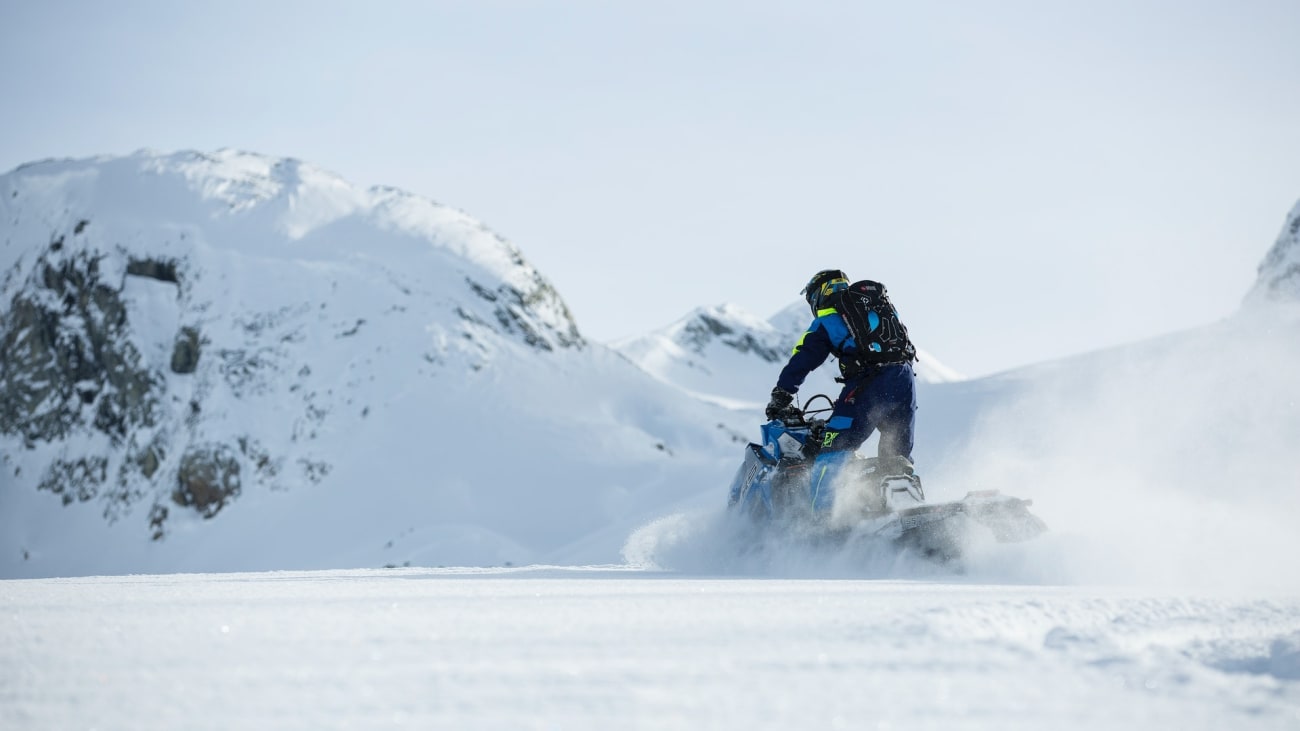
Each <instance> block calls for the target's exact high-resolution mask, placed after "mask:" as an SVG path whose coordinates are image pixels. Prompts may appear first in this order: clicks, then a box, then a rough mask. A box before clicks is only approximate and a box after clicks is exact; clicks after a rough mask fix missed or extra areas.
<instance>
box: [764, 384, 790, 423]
mask: <svg viewBox="0 0 1300 731" xmlns="http://www.w3.org/2000/svg"><path fill="white" fill-rule="evenodd" d="M792 403H794V394H792V393H790V392H789V391H786V390H785V389H783V388H781V387H780V386H777V387H776V388H774V389H772V400H771V401H768V402H767V410H766V411H765V412H763V413H765V414H766V415H767V418H768V420H769V421H771V420H772V419H785V418H787V417H789V416H791V415H792V414H793V413H795V412H798V409H796V408H794V407H793V406H791V404H792Z"/></svg>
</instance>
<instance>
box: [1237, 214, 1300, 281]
mask: <svg viewBox="0 0 1300 731" xmlns="http://www.w3.org/2000/svg"><path fill="white" fill-rule="evenodd" d="M1266 302H1300V201H1298V202H1297V203H1296V204H1295V206H1293V207H1292V208H1291V212H1290V213H1289V214H1287V217H1286V223H1285V224H1283V225H1282V232H1281V233H1279V234H1278V237H1277V241H1276V242H1275V243H1274V244H1273V248H1272V249H1269V252H1268V254H1266V255H1265V256H1264V260H1263V261H1262V262H1260V265H1259V276H1258V277H1257V278H1256V280H1255V286H1254V287H1253V288H1252V289H1251V290H1250V292H1249V294H1247V295H1246V303H1247V304H1261V303H1266Z"/></svg>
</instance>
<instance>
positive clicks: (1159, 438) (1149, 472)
mask: <svg viewBox="0 0 1300 731" xmlns="http://www.w3.org/2000/svg"><path fill="white" fill-rule="evenodd" d="M1293 221H1294V217H1292V218H1291V219H1289V220H1288V222H1287V227H1286V228H1284V239H1285V237H1286V235H1287V232H1288V231H1289V230H1290V226H1291V225H1292V222H1293ZM1285 240H1287V241H1289V239H1285ZM1277 251H1278V249H1277V248H1275V249H1274V250H1273V253H1270V255H1269V259H1268V261H1274V260H1276V259H1277V258H1278V256H1277ZM1286 251H1290V250H1289V249H1287V250H1286ZM1275 272H1276V270H1275V269H1274V268H1273V267H1264V268H1262V270H1261V285H1260V286H1265V284H1264V283H1266V282H1268V281H1272V280H1271V279H1270V278H1271V277H1273V275H1274V274H1275ZM1257 289H1258V288H1257ZM1297 373H1300V299H1297V298H1292V299H1290V300H1288V299H1285V298H1280V297H1273V298H1271V299H1269V300H1267V301H1263V302H1253V303H1252V304H1251V306H1247V307H1245V308H1243V309H1242V311H1240V312H1239V313H1237V314H1236V315H1234V316H1233V317H1230V318H1228V319H1226V320H1224V321H1222V322H1218V323H1214V324H1212V325H1209V326H1205V327H1202V328H1197V329H1193V330H1189V331H1185V332H1180V333H1173V334H1170V335H1167V336H1164V337H1161V338H1156V339H1153V340H1149V341H1144V342H1138V343H1132V344H1129V345H1126V346H1122V347H1116V348H1110V349H1106V350H1102V351H1096V352H1093V353H1088V354H1085V355H1080V356H1076V357H1071V358H1066V359H1061V360H1058V361H1053V362H1048V363H1042V364H1037V365H1033V366H1028V367H1025V368H1020V369H1016V370H1013V371H1008V372H1005V373H1002V374H998V375H996V376H992V377H988V378H980V379H974V380H968V381H959V382H950V383H922V384H920V386H919V388H918V401H919V404H920V409H919V411H918V413H917V439H916V450H915V456H916V462H917V466H918V469H919V470H920V472H921V474H922V475H923V477H924V480H925V485H926V493H927V496H928V497H929V498H930V499H931V500H932V501H937V500H949V499H958V498H961V497H962V496H963V495H964V494H965V493H966V492H967V491H969V490H986V489H996V490H1001V491H1002V492H1004V493H1008V494H1012V495H1016V496H1019V497H1024V498H1029V499H1032V500H1034V512H1035V513H1036V514H1037V515H1039V516H1040V517H1042V518H1043V519H1044V520H1046V522H1047V524H1048V526H1049V528H1050V533H1049V534H1048V535H1047V536H1044V537H1043V538H1040V539H1038V540H1036V541H1035V542H1033V543H1032V544H1026V545H1023V546H1001V547H996V548H995V549H993V550H989V551H988V552H987V553H984V554H978V553H977V555H976V556H975V558H974V559H973V560H972V564H971V567H970V568H971V569H972V570H977V569H978V570H986V571H988V572H989V573H990V574H991V575H992V576H996V577H998V578H999V579H1000V580H1011V581H1032V582H1042V581H1048V582H1065V583H1079V582H1083V583H1105V584H1117V583H1120V584H1138V585H1150V584H1170V585H1177V586H1198V587H1201V588H1205V589H1210V588H1217V589H1227V588H1234V587H1245V588H1253V589H1259V588H1263V587H1271V588H1275V589H1280V590H1285V591H1290V592H1296V591H1300V571H1294V570H1292V567H1291V565H1290V563H1288V562H1287V561H1289V559H1285V558H1284V557H1289V556H1294V555H1297V554H1300V534H1297V532H1296V531H1295V530H1294V516H1295V515H1297V514H1300V451H1297V449H1296V446H1295V445H1296V444H1298V443H1300V378H1297V377H1296V374H1297ZM869 450H870V446H869V445H868V447H867V449H866V450H865V451H868V452H869ZM731 541H733V538H732V536H731V535H730V534H729V533H728V527H727V526H726V525H725V524H724V522H722V521H721V520H720V519H719V518H718V515H717V511H714V512H712V513H710V512H707V511H706V512H700V513H676V514H672V515H666V516H665V517H664V518H663V519H661V520H660V521H658V522H657V523H654V524H650V525H647V526H646V527H644V528H643V529H642V530H640V531H638V532H637V533H636V534H634V535H633V536H632V537H631V538H630V539H629V542H628V547H627V549H626V553H627V555H628V556H629V558H631V559H632V560H634V561H635V562H639V563H642V564H645V565H653V566H659V567H661V568H672V569H676V570H684V571H693V572H702V573H719V572H725V573H733V572H742V573H749V572H758V573H769V574H770V573H776V574H778V575H794V576H799V575H805V574H807V573H808V572H809V571H810V570H811V571H814V572H815V571H823V570H826V569H827V568H828V567H831V566H833V567H835V568H836V570H840V571H845V572H847V573H849V574H851V575H858V576H864V575H865V576H878V577H880V576H914V575H916V571H917V568H916V567H915V566H911V565H899V564H897V563H896V562H894V561H893V558H892V556H888V555H885V556H880V555H875V556H871V555H868V556H863V555H859V554H856V553H854V554H849V555H832V556H815V557H812V556H806V555H791V554H790V553H789V552H788V551H787V550H785V548H786V547H784V546H780V545H777V546H773V547H772V550H771V551H770V552H769V553H768V554H767V555H759V556H754V555H747V556H743V557H741V558H740V559H737V558H736V551H735V550H734V546H733V545H732V544H731ZM728 549H731V550H728Z"/></svg>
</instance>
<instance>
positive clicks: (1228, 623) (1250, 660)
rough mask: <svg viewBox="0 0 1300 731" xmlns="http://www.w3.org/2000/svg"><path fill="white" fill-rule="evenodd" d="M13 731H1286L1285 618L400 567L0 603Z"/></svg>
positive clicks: (1232, 602)
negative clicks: (240, 730)
mask: <svg viewBox="0 0 1300 731" xmlns="http://www.w3.org/2000/svg"><path fill="white" fill-rule="evenodd" d="M0 616H3V617H4V621H3V622H0V650H2V654H3V658H4V659H3V662H0V726H3V727H4V728H7V729H55V728H57V729H74V728H84V729H89V728H96V729H176V728H190V729H231V728H276V729H331V728H418V729H428V728H446V729H479V728H500V729H534V728H536V729H614V728H620V729H621V728H646V729H665V728H693V729H694V728H780V729H791V728H849V729H859V728H860V729H953V728H996V729H1034V730H1035V731H1041V730H1042V729H1090V730H1091V729H1207V730H1208V729H1213V730H1216V731H1218V730H1220V729H1294V728H1297V727H1300V597H1296V596H1294V595H1292V596H1289V597H1275V596H1267V595H1262V596H1252V597H1248V598H1241V597H1228V596H1221V595H1213V594H1208V595H1205V594H1189V593H1185V592H1169V591H1152V590H1135V589H1128V588H1108V587H1078V586H1024V585H1008V584H986V583H981V582H979V581H974V580H971V581H961V580H959V581H947V582H931V581H923V580H914V581H864V580H848V579H771V578H769V579H748V578H717V577H705V576H699V577H694V576H683V575H671V574H663V573H654V572H641V571H632V570H626V569H600V568H567V569H561V568H533V569H516V570H511V569H496V570H491V569H477V570H468V569H460V570H456V569H444V570H433V569H395V570H387V571H386V570H365V571H329V572H307V573H260V574H224V575H223V574H190V575H168V576H128V577H111V578H109V577H103V578H79V579H39V580H19V581H7V582H4V584H3V589H2V591H0Z"/></svg>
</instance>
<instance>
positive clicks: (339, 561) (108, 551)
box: [0, 151, 1300, 581]
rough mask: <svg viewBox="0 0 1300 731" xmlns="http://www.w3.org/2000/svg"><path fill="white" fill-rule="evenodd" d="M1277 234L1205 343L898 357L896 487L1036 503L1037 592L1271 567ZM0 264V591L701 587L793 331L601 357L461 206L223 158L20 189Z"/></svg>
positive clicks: (799, 324) (1284, 274)
mask: <svg viewBox="0 0 1300 731" xmlns="http://www.w3.org/2000/svg"><path fill="white" fill-rule="evenodd" d="M1295 221H1296V212H1295V211H1293V212H1292V215H1291V217H1290V218H1289V219H1288V221H1287V224H1286V226H1285V227H1284V229H1283V234H1282V237H1280V238H1279V241H1278V244H1277V245H1276V246H1275V247H1274V249H1273V251H1272V252H1270V253H1269V255H1268V257H1267V258H1266V260H1265V265H1264V266H1263V267H1261V272H1260V283H1259V284H1257V285H1256V288H1255V290H1254V292H1260V291H1267V292H1269V293H1270V294H1269V296H1268V297H1260V298H1257V297H1255V296H1254V294H1252V297H1250V298H1248V300H1249V301H1252V302H1254V301H1255V300H1259V303H1260V306H1259V307H1250V308H1246V309H1244V310H1243V312H1242V313H1240V314H1239V315H1237V316H1235V317H1233V318H1229V319H1228V320H1226V321H1224V322H1221V323H1216V324H1214V325H1211V326H1208V327H1205V328H1199V329H1197V330H1194V331H1189V332H1186V333H1177V334H1173V335H1170V336H1167V337H1164V338H1158V339H1155V340H1153V341H1149V342H1145V343H1135V344H1132V345H1129V346H1125V347H1122V348H1113V349H1109V350H1106V351H1100V352H1097V353H1091V354H1087V355H1084V356H1080V357H1077V358H1070V359H1064V360H1061V361H1056V362H1052V363H1045V364H1039V365H1036V366H1032V367H1028V368H1023V369H1019V370H1015V371H1010V372H1007V373H1003V374H999V375H998V376H995V377H991V378H982V379H976V380H966V381H962V380H955V379H956V376H955V374H952V373H951V372H947V371H946V370H945V369H942V368H939V367H938V366H937V362H936V361H935V360H934V359H932V358H931V357H929V356H928V355H926V354H922V357H921V362H920V366H919V372H920V374H921V380H922V383H921V386H920V394H919V401H920V404H921V408H920V411H919V413H918V432H917V449H916V456H917V463H918V466H919V467H920V468H921V470H922V473H923V474H924V476H925V479H926V488H927V493H928V494H930V495H931V496H932V497H933V498H940V499H942V498H946V497H959V496H960V495H961V494H962V493H963V492H964V491H965V490H969V489H976V488H997V489H1003V490H1005V491H1007V492H1011V493H1013V494H1017V495H1021V496H1024V497H1030V498H1033V499H1034V500H1036V505H1037V507H1036V512H1039V513H1040V514H1041V515H1042V516H1043V517H1044V518H1045V519H1046V520H1047V521H1048V523H1049V525H1051V526H1052V529H1053V533H1052V534H1051V537H1050V538H1049V539H1047V540H1045V541H1042V542H1040V544H1039V546H1038V547H1036V548H1035V549H1034V550H1035V551H1036V552H1037V553H1036V554H1035V556H1036V558H1034V560H1032V561H1030V562H1029V564H1028V565H1030V567H1031V569H1032V570H1029V569H1026V571H1028V573H1030V574H1032V575H1033V576H1035V577H1037V578H1041V577H1043V576H1046V577H1049V578H1051V579H1052V580H1061V579H1062V577H1078V576H1096V575H1099V576H1102V577H1103V578H1106V579H1108V580H1109V579H1112V578H1113V577H1114V575H1113V574H1108V573H1107V571H1108V570H1113V571H1117V572H1119V573H1120V574H1123V573H1124V572H1126V571H1127V572H1132V571H1148V573H1151V574H1161V575H1165V574H1171V573H1172V574H1179V573H1182V574H1195V575H1198V576H1201V577H1214V578H1222V579H1223V580H1225V581H1230V580H1234V578H1235V577H1239V576H1241V575H1242V574H1243V567H1248V566H1249V556H1248V554H1251V555H1289V554H1288V552H1294V551H1293V549H1297V548H1300V546H1295V545H1292V544H1293V543H1294V541H1291V540H1290V539H1289V538H1288V536H1289V535H1291V533H1292V532H1293V531H1288V530H1286V528H1287V527H1288V526H1286V525H1285V522H1286V520H1285V518H1286V516H1287V515H1289V514H1290V513H1289V512H1288V511H1293V509H1300V505H1297V504H1296V502H1297V498H1296V494H1297V491H1295V490H1294V487H1295V486H1296V485H1300V460H1298V459H1296V458H1295V456H1294V451H1295V450H1294V443H1295V440H1296V439H1300V410H1297V409H1296V407H1295V404H1296V403H1300V381H1298V380H1297V379H1295V378H1294V376H1293V374H1294V373H1295V372H1296V371H1297V369H1298V368H1300V317H1298V316H1297V315H1296V314H1295V311H1294V308H1293V307H1287V306H1278V305H1279V304H1282V305H1286V304H1288V303H1291V304H1294V303H1295V302H1296V301H1297V299H1300V298H1297V297H1296V296H1295V293H1294V290H1293V289H1291V288H1290V285H1289V284H1287V283H1288V282H1290V281H1292V280H1291V279H1289V278H1288V277H1289V274H1288V273H1289V272H1291V270H1292V269H1293V268H1294V266H1293V265H1294V257H1295V252H1296V246H1295V243H1294V242H1295V233H1296V228H1295V226H1296V224H1295ZM0 241H3V248H0V308H3V309H0V354H2V356H3V357H2V358H0V389H2V393H3V398H2V399H0V576H10V577H16V576H42V575H45V576H48V575H63V574H86V573H125V572H173V571H218V570H224V571H228V570H258V569H272V568H275V569H288V568H318V567H320V568H324V567H328V568H351V567H375V566H383V565H389V564H392V565H401V564H405V563H411V564H413V565H426V566H430V565H432V566H436V565H455V564H461V565H464V564H471V565H486V564H502V563H506V562H513V563H516V564H518V563H534V562H558V563H608V562H617V561H620V560H622V558H624V557H626V558H628V559H631V560H635V561H642V562H651V563H657V564H659V565H664V566H667V567H673V568H686V569H690V568H692V567H697V568H703V569H704V570H708V571H713V572H717V571H719V570H723V569H725V567H720V566H718V565H717V564H715V563H710V559H711V558H713V557H715V556H718V555H723V554H725V553H726V547H725V546H718V545H714V544H711V543H709V533H708V532H707V530H705V531H703V532H701V530H699V528H698V525H694V524H692V521H693V520H695V518H692V517H691V516H696V517H698V516H700V515H705V516H708V515H715V514H716V513H717V511H718V510H720V507H721V504H722V501H723V498H722V497H721V496H722V494H724V491H725V485H726V483H727V481H728V480H729V478H730V477H731V474H732V472H733V470H734V469H735V466H736V462H737V460H738V458H739V447H740V445H741V444H743V443H744V442H745V441H747V440H748V439H749V438H752V437H753V436H755V435H756V431H757V430H756V427H757V422H758V420H759V418H760V417H759V414H760V409H761V407H762V404H763V402H764V401H765V399H766V394H767V393H768V391H769V390H770V389H771V384H772V383H773V381H774V380H775V377H776V374H777V372H778V371H779V369H780V367H781V363H782V361H784V359H785V357H786V354H787V353H788V352H789V348H790V346H791V344H792V343H793V342H794V340H795V339H797V336H798V333H799V332H800V331H801V330H802V329H803V328H804V327H805V326H806V324H807V322H806V319H807V314H806V312H805V310H804V308H803V307H802V305H799V304H796V305H792V306H791V307H789V308H787V309H785V310H783V311H782V312H779V313H777V315H775V316H773V317H772V318H771V319H769V320H766V321H765V320H762V319H761V318H758V317H755V316H752V315H749V314H746V313H744V312H742V311H739V310H738V309H736V308H734V307H719V308H713V309H704V310H698V311H696V312H695V313H692V314H691V315H690V316H688V317H687V318H685V319H683V320H682V321H679V322H678V323H676V324H674V325H672V326H670V327H669V328H666V329H665V330H663V331H660V332H658V333H654V334H652V335H650V336H647V337H645V338H640V339H634V340H632V341H629V342H625V343H621V344H619V347H618V349H617V350H615V349H613V348H607V347H605V346H603V345H600V344H597V343H591V342H588V341H587V340H586V339H585V338H583V337H582V335H581V332H580V331H579V329H578V327H577V325H576V324H575V323H574V322H573V319H572V318H571V317H570V316H569V314H568V312H567V310H566V308H565V306H564V302H563V299H562V298H561V296H560V294H559V293H557V292H556V291H555V290H554V288H553V287H551V286H550V284H549V283H548V282H547V280H546V279H545V277H543V276H542V275H541V273H539V272H538V271H537V270H536V269H535V268H533V267H532V266H531V265H529V264H528V262H527V261H526V260H525V258H524V257H523V255H522V253H521V252H520V251H519V250H518V249H517V248H515V247H514V246H512V245H511V244H509V243H507V242H506V241H504V240H502V239H501V238H500V237H499V236H497V235H495V234H493V233H492V232H491V231H489V230H488V229H486V228H485V227H484V226H483V225H482V224H480V223H478V222H476V221H474V220H473V219H471V218H469V217H468V216H466V215H465V214H463V213H460V212H458V211H455V210H452V209H449V208H447V207H445V206H441V205H438V204H436V203H434V202H432V201H429V200H425V199H422V198H419V197H416V196H412V195H409V194H406V193H402V192H400V191H396V190H392V189H385V188H373V189H369V190H362V189H358V188H356V187H354V186H351V185H350V184H348V183H347V182H345V181H343V180H341V179H339V178H338V177H337V176H334V175H332V174H330V173H327V172H325V171H322V170H319V169H316V168H314V167H312V166H310V165H307V164H304V163H301V162H297V161H293V160H279V159H272V158H266V157H262V156H258V155H252V154H247V153H240V152H233V151H222V152H219V153H216V154H212V155H207V154H200V153H190V152H186V153H178V154H157V153H151V152H141V153H137V154H135V155H131V156H127V157H116V158H100V159H93V160H73V161H52V162H44V163H36V164H32V165H27V166H24V167H22V168H19V169H18V170H15V171H13V172H11V173H9V174H6V175H4V176H0ZM927 368H934V370H931V371H928V372H927ZM823 370H825V371H827V372H826V373H820V374H818V375H817V376H815V378H818V379H822V381H823V382H821V383H819V382H818V381H817V380H814V381H812V382H810V383H809V384H808V386H807V387H806V388H807V390H806V391H804V392H802V394H801V395H805V396H806V395H808V394H810V393H813V392H826V393H834V391H835V386H834V384H833V383H832V382H830V376H831V375H833V374H831V373H830V372H829V371H830V370H831V369H823ZM868 449H869V447H868ZM1225 488H1227V489H1225ZM1120 506H1122V509H1120ZM706 523H707V521H706ZM1189 524H1191V525H1192V526H1194V527H1193V528H1189ZM1153 526H1157V527H1158V528H1157V530H1158V535H1159V537H1160V540H1159V541H1158V542H1157V544H1156V545H1155V546H1154V547H1153V546H1152V545H1151V535H1152V533H1151V530H1152V527H1153ZM700 540H703V544H701V543H700ZM1063 540H1066V541H1068V540H1078V541H1081V542H1080V543H1074V544H1069V545H1068V546H1067V545H1066V544H1065V543H1061V542H1060V541H1063ZM1042 556H1046V558H1045V559H1044V558H1042ZM1135 557H1140V560H1137V559H1136V558H1135ZM1017 560H1022V559H1017ZM1017 565H1019V564H1017ZM1021 568H1023V567H1021ZM1021 568H1017V569H1016V570H1015V571H1013V572H1012V574H1013V575H1014V576H1013V578H1014V577H1019V576H1021V575H1022V574H1023V573H1024V572H1023V571H1021ZM1162 572H1163V573H1162Z"/></svg>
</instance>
